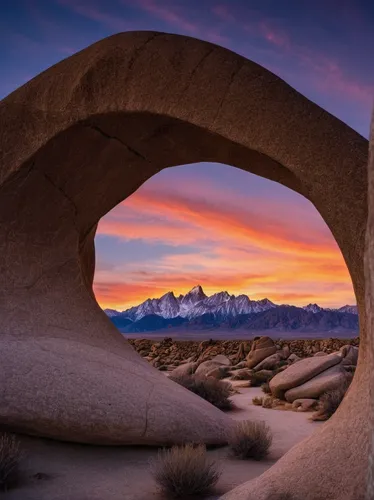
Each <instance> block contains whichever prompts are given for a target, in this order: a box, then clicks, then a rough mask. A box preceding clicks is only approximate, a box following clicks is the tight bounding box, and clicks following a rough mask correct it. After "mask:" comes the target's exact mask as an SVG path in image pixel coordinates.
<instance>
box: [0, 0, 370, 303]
mask: <svg viewBox="0 0 374 500" xmlns="http://www.w3.org/2000/svg"><path fill="white" fill-rule="evenodd" d="M129 30H157V31H166V32H171V33H178V34H185V35H189V36H194V37H197V38H201V39H204V40H208V41H210V42H214V43H217V44H219V45H222V46H224V47H227V48H229V49H231V50H233V51H235V52H238V53H240V54H242V55H244V56H245V57H247V58H249V59H252V60H254V61H256V62H258V63H260V64H261V65H263V66H264V67H266V68H268V69H269V70H271V71H272V72H274V73H276V74H277V75H279V76H280V77H281V78H283V79H284V80H285V81H286V82H288V83H289V84H290V85H292V86H293V87H294V88H296V89H297V90H298V91H300V92H301V93H303V94H304V95H305V96H307V97H308V98H309V99H311V100H312V101H314V102H316V103H317V104H319V105H320V106H322V107H323V108H325V109H327V110H328V111H329V112H331V113H332V114H334V115H335V116H337V117H338V118H340V119H341V120H343V121H344V122H346V123H347V124H348V125H350V126H351V127H352V128H354V129H355V130H357V131H358V132H359V133H360V134H362V135H363V136H365V137H368V132H369V123H370V115H371V108H372V103H373V95H374V86H373V82H374V65H373V54H372V49H373V47H374V2H373V1H372V0H368V1H363V0H361V1H360V0H356V1H355V0H315V1H313V2H311V1H309V0H308V1H306V0H289V1H288V0H284V1H282V0H247V1H244V0H243V1H240V0H226V1H219V0H184V1H182V0H176V1H172V0H112V1H111V0H90V1H88V0H87V1H86V0H49V1H43V0H34V1H33V0H12V1H8V0H0V43H1V47H2V49H1V51H0V68H1V78H0V98H3V97H5V96H6V95H7V94H9V93H10V92H12V91H13V90H15V89H16V88H17V87H19V86H20V85H22V84H23V83H25V82H26V81H28V80H29V79H31V78H32V77H34V76H35V75H37V74H38V73H40V72H41V71H43V70H44V69H46V68H48V67H49V66H51V65H52V64H54V63H56V62H58V61H59V60H61V59H64V58H65V57H68V56H69V55H71V54H73V53H75V52H77V51H79V50H81V49H83V48H84V47H86V46H88V45H90V44H91V43H93V42H95V41H97V40H99V39H101V38H104V37H106V36H108V35H111V34H114V33H117V32H120V31H129ZM96 251H97V256H96V258H97V268H96V274H95V293H96V297H97V299H98V301H99V303H100V305H101V306H102V307H111V308H117V309H124V308H127V307H129V306H131V305H136V304H138V303H140V302H142V301H143V300H145V299H146V298H148V297H159V296H161V295H162V294H163V293H165V292H167V291H169V290H173V291H174V292H175V293H176V294H179V293H186V292H187V291H188V290H190V289H191V288H192V287H193V286H194V285H196V284H201V285H202V286H203V288H204V290H205V292H206V293H208V294H210V293H214V292H217V291H221V290H227V291H228V292H230V293H234V294H239V293H245V294H247V295H248V296H249V297H250V298H252V299H261V298H264V297H268V298H269V299H271V300H273V301H274V302H276V303H290V304H295V305H306V304H308V303H310V302H317V303H319V304H320V305H322V306H326V307H335V306H341V305H344V304H347V303H350V304H353V303H355V299H354V295H353V290H352V285H351V281H350V278H349V275H348V271H347V269H346V266H345V263H344V261H343V258H342V256H341V253H340V251H339V249H338V247H337V245H336V243H335V241H334V239H333V238H332V236H331V233H330V231H329V230H328V228H327V227H326V225H325V223H324V222H323V221H322V219H321V217H320V216H319V215H318V213H317V211H316V210H315V208H314V207H313V206H312V205H311V204H310V203H309V202H308V201H307V200H305V199H304V198H303V197H301V196H300V195H298V194H296V193H293V192H292V191H290V190H288V189H287V188H284V187H283V186H280V185H278V184H276V183H273V182H271V181H268V180H266V179H262V178H260V177H256V176H254V175H251V174H248V173H246V172H243V171H240V170H238V169H235V168H233V167H229V166H226V165H217V164H211V163H210V164H208V163H201V164H195V165H189V166H180V167H175V168H172V169H168V170H165V171H163V172H161V173H160V174H158V175H156V176H155V177H153V178H152V179H150V180H149V181H148V182H146V183H145V184H144V185H143V186H142V187H141V188H140V189H139V190H138V191H137V192H136V193H135V194H133V195H132V196H131V197H130V198H128V199H127V200H125V201H124V202H123V203H122V204H120V205H119V206H117V207H116V208H115V209H114V210H112V212H110V213H109V214H108V215H107V216H106V217H105V218H104V219H102V221H101V222H100V225H99V229H98V234H97V237H96Z"/></svg>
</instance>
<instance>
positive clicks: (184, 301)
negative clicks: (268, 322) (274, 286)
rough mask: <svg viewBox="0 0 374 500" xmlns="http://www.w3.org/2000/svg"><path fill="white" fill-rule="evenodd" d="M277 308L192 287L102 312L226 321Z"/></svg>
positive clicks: (137, 317) (267, 302) (266, 302)
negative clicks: (210, 317)
mask: <svg viewBox="0 0 374 500" xmlns="http://www.w3.org/2000/svg"><path fill="white" fill-rule="evenodd" d="M273 307H277V306H276V305H275V304H273V302H271V301H270V300H269V299H262V300H257V301H256V300H250V299H249V298H248V297H247V295H238V296H237V297H236V296H235V295H230V294H229V293H228V292H226V291H225V292H219V293H215V294H213V295H211V296H210V297H208V296H207V295H206V294H205V293H204V290H203V289H202V287H201V286H200V285H197V286H195V287H193V288H192V290H190V291H189V292H188V293H187V294H186V295H180V296H179V297H175V295H174V293H173V292H168V293H166V294H165V295H163V296H162V297H160V298H159V299H147V300H145V301H144V302H142V303H141V304H139V305H138V306H135V307H131V308H130V309H126V310H125V311H122V312H119V311H115V310H114V309H105V312H106V314H107V315H108V316H109V317H115V316H122V317H126V318H129V319H131V320H132V321H138V320H140V319H142V318H144V317H145V316H149V315H157V316H161V317H163V318H165V319H170V318H176V317H178V316H179V317H181V318H188V319H191V318H196V317H198V316H202V315H203V314H207V313H211V314H214V315H215V316H217V317H222V318H229V317H235V316H237V315H239V314H251V313H257V312H261V311H266V310H268V309H271V308H273Z"/></svg>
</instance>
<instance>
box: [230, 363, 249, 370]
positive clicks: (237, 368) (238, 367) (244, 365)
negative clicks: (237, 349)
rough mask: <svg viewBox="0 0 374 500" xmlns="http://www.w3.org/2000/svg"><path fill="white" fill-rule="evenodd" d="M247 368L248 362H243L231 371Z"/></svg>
mask: <svg viewBox="0 0 374 500" xmlns="http://www.w3.org/2000/svg"><path fill="white" fill-rule="evenodd" d="M246 367H247V362H246V361H241V362H240V363H238V364H237V365H234V366H232V367H231V370H241V369H242V368H246Z"/></svg>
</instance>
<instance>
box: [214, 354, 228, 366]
mask: <svg viewBox="0 0 374 500" xmlns="http://www.w3.org/2000/svg"><path fill="white" fill-rule="evenodd" d="M212 361H214V362H216V363H221V365H225V366H231V361H230V360H229V358H228V357H227V356H225V355H224V354H217V356H214V358H212Z"/></svg>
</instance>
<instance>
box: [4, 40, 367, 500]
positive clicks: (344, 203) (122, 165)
mask: <svg viewBox="0 0 374 500" xmlns="http://www.w3.org/2000/svg"><path fill="white" fill-rule="evenodd" d="M176 60H177V61H178V64H176V63H175V61H176ZM367 153H368V143H367V141H366V140H365V139H364V138H363V137H361V136H360V135H359V134H357V133H356V132H354V131H353V130H352V129H350V128H349V127H348V126H347V125H345V124H344V123H342V122H341V121H339V120H338V119H336V118H334V117H333V116H332V115H330V114H329V113H327V112H325V111H323V110H322V109H321V108H320V107H318V106H317V105H315V104H314V103H312V102H311V101H309V100H307V99H306V98H304V97H303V96H301V95H300V94H299V93H298V92H296V91H295V90H294V89H292V88H291V87H290V86H289V85H287V84H286V83H285V82H283V81H282V80H281V79H280V78H278V77H276V76H275V75H273V74H272V73H270V72H269V71H267V70H265V69H264V68H262V67H261V66H259V65H257V64H255V63H253V62H251V61H248V60H246V59H245V58H243V57H241V56H239V55H237V54H234V53H233V52H231V51H229V50H226V49H223V48H221V47H217V46H215V45H212V44H209V43H206V42H202V41H198V40H195V39H193V38H188V37H183V36H177V35H168V34H163V33H154V32H145V31H141V32H133V33H124V34H120V35H115V36H112V37H109V38H107V39H105V40H102V41H100V42H98V43H96V44H94V45H92V46H90V47H88V48H86V49H85V50H83V51H81V52H79V53H77V54H75V55H73V56H72V57H69V58H67V59H65V60H63V61H61V62H60V63H58V64H56V65H54V66H53V67H51V68H50V69H48V70H47V71H44V72H43V73H41V74H40V75H38V76H37V77H36V78H34V79H32V80H31V81H30V82H28V83H27V84H26V85H24V86H22V87H21V88H19V89H18V90H16V91H15V92H13V93H12V94H10V95H9V96H8V97H6V98H5V99H4V100H3V101H1V103H0V276H1V283H0V331H1V340H0V384H1V387H2V404H1V405H0V424H1V425H8V426H13V428H17V429H18V430H20V431H23V432H29V433H33V434H38V435H44V436H49V437H54V438H59V439H70V440H76V441H82V442H90V443H97V442H101V443H106V444H110V443H116V444H118V443H143V444H156V443H158V444H165V443H172V442H180V441H181V440H185V441H191V440H193V441H198V440H202V441H205V442H212V443H213V442H217V443H218V442H223V441H224V437H223V434H224V432H225V430H226V429H227V426H228V425H229V419H228V417H226V415H224V414H223V413H221V412H220V411H219V410H216V409H215V408H213V407H211V406H210V405H209V404H208V403H206V404H204V403H202V402H201V401H200V400H198V397H197V396H194V395H192V394H188V393H187V391H185V390H183V388H181V387H178V386H177V385H176V384H173V383H172V382H171V381H169V380H167V379H166V377H164V375H162V374H161V373H159V372H157V371H156V370H154V369H153V368H152V367H151V366H150V365H149V364H147V363H146V362H145V361H144V360H142V359H140V357H139V356H137V355H136V353H135V352H134V350H133V349H132V348H131V347H130V346H129V345H128V344H127V343H126V342H124V340H123V338H122V337H121V335H120V334H119V333H118V332H117V330H116V329H115V327H114V326H113V325H112V324H111V322H110V320H109V319H108V318H107V317H106V316H105V314H104V313H103V312H102V311H101V310H100V308H99V306H98V304H97V303H96V301H95V298H94V294H93V291H92V281H93V275H94V267H95V257H94V236H95V229H96V227H97V223H98V221H99V220H100V218H101V217H102V216H104V215H105V214H106V213H107V212H108V211H110V210H111V209H112V208H113V207H114V206H115V205H117V204H118V203H119V202H120V201H122V200H124V199H125V198H127V197H128V196H129V195H130V194H132V193H133V192H134V191H135V190H136V189H137V188H138V187H139V186H140V185H141V184H142V183H144V182H145V181H146V180H147V179H149V178H150V177H151V176H152V175H154V174H155V173H157V172H159V171H160V170H162V169H163V168H166V167H171V166H175V165H181V164H186V163H196V162H200V161H213V162H218V163H224V164H228V165H232V166H235V167H238V168H241V169H243V170H247V171H249V172H252V173H254V174H257V175H261V176H263V177H266V178H268V179H271V180H274V181H277V182H280V183H281V184H283V185H285V186H287V187H289V188H290V189H293V190H294V191H296V192H298V193H300V194H302V195H303V196H305V197H306V198H307V199H309V200H310V201H311V202H312V203H313V205H314V206H315V207H316V208H317V210H319V212H320V214H321V216H322V217H323V218H324V220H325V222H326V224H327V225H328V227H329V228H330V230H331V231H332V234H333V235H334V237H335V239H336V241H337V243H338V245H339V247H340V249H341V251H342V254H343V256H344V258H345V262H346V263H347V266H348V268H349V272H350V275H351V277H352V281H353V286H354V290H355V293H356V298H357V304H358V309H359V315H360V327H361V332H360V334H361V342H360V357H359V363H358V367H357V371H356V374H355V378H354V381H353V382H352V385H351V388H350V390H349V392H348V394H347V396H346V398H345V400H344V401H343V404H342V405H341V407H340V408H339V410H338V412H337V413H336V414H335V415H334V416H333V417H332V418H331V419H330V420H329V421H328V422H327V423H326V424H324V425H323V426H322V428H321V429H320V430H319V431H318V432H316V433H315V434H314V435H312V436H311V437H310V438H309V439H307V440H306V441H304V442H303V443H301V444H299V445H298V446H296V447H295V448H293V449H292V450H290V452H288V453H287V454H286V455H285V456H284V457H283V458H282V459H281V460H279V461H278V462H277V463H276V465H275V466H273V467H272V468H271V469H269V470H268V471H267V472H265V473H264V474H263V475H262V476H260V477H259V478H257V479H255V480H254V481H253V482H251V484H250V486H248V485H246V484H244V485H243V486H241V487H240V488H239V490H234V491H233V493H232V494H231V495H229V496H228V497H226V498H235V499H236V500H238V499H240V498H246V500H251V499H256V500H264V499H265V498H266V495H267V494H268V492H269V491H270V488H273V491H274V488H275V489H276V490H277V491H278V492H279V493H287V492H288V491H289V488H290V487H291V485H293V484H295V482H296V481H297V483H298V494H299V496H301V497H303V498H308V494H309V492H310V491H313V492H314V493H315V498H314V500H319V499H323V500H325V499H326V498H329V499H331V500H337V499H342V498H356V497H355V496H354V495H358V494H360V493H361V491H362V489H363V484H364V475H365V468H366V462H367V452H368V451H367V442H368V420H369V418H368V417H369V399H368V384H369V375H370V373H371V371H372V368H373V367H372V366H370V365H369V366H368V364H369V362H370V361H369V359H368V357H367V350H366V349H367V339H368V336H367V331H366V324H365V314H364V288H365V287H364V271H363V255H364V237H365V228H366V222H367V181H366V168H367ZM370 255H371V254H370ZM370 259H371V256H370V258H369V260H370ZM370 321H371V317H370ZM347 429H349V430H350V432H349V433H348V432H347ZM349 495H351V496H349Z"/></svg>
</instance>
